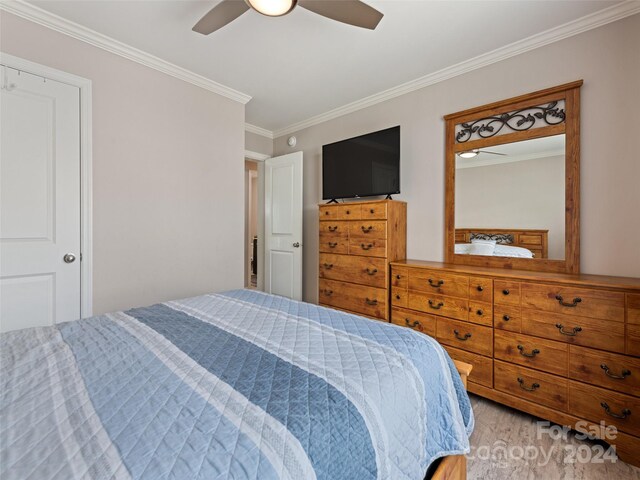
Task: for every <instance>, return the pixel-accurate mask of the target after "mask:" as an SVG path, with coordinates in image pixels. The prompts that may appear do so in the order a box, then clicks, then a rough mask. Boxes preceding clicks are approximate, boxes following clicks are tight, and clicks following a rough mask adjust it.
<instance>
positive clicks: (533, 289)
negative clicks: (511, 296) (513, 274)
mask: <svg viewBox="0 0 640 480" xmlns="http://www.w3.org/2000/svg"><path fill="white" fill-rule="evenodd" d="M522 307H523V308H534V309H538V310H544V311H547V312H554V313H562V314H566V315H571V316H574V315H578V316H581V317H590V318H602V319H605V320H614V321H618V322H624V294H623V293H620V292H609V291H606V290H592V289H587V288H574V287H566V286H560V285H540V284H534V283H523V284H522Z"/></svg>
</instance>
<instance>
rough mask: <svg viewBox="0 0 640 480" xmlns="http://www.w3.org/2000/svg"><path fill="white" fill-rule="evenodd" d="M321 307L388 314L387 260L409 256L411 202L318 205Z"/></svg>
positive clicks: (374, 315) (380, 316) (379, 316)
mask: <svg viewBox="0 0 640 480" xmlns="http://www.w3.org/2000/svg"><path fill="white" fill-rule="evenodd" d="M319 249H320V255H319V257H320V273H319V276H320V279H319V288H320V291H319V302H320V304H321V305H325V306H330V307H334V308H338V309H341V310H346V311H349V312H352V313H357V314H360V315H366V316H368V317H372V318H376V319H381V320H388V318H389V311H388V310H389V262H391V261H394V260H399V259H403V258H405V257H406V250H407V204H406V203H405V202H399V201H395V200H379V201H372V202H351V203H340V204H325V205H320V248H319Z"/></svg>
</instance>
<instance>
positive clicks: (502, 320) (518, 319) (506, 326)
mask: <svg viewBox="0 0 640 480" xmlns="http://www.w3.org/2000/svg"><path fill="white" fill-rule="evenodd" d="M493 326H494V328H497V329H500V330H508V331H510V332H518V333H519V332H521V331H522V314H521V313H520V307H512V306H509V305H495V308H494V310H493Z"/></svg>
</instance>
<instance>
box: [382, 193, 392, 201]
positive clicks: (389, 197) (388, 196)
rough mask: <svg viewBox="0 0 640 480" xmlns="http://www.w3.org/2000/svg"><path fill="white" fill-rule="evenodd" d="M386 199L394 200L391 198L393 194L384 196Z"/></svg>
mask: <svg viewBox="0 0 640 480" xmlns="http://www.w3.org/2000/svg"><path fill="white" fill-rule="evenodd" d="M384 199H385V200H393V198H391V195H390V194H389V195H387V196H386V197H384Z"/></svg>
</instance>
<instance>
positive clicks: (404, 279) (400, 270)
mask: <svg viewBox="0 0 640 480" xmlns="http://www.w3.org/2000/svg"><path fill="white" fill-rule="evenodd" d="M408 285H409V271H408V269H407V268H406V267H396V266H395V265H394V266H392V267H391V286H393V287H399V288H404V289H406V288H407V286H408Z"/></svg>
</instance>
